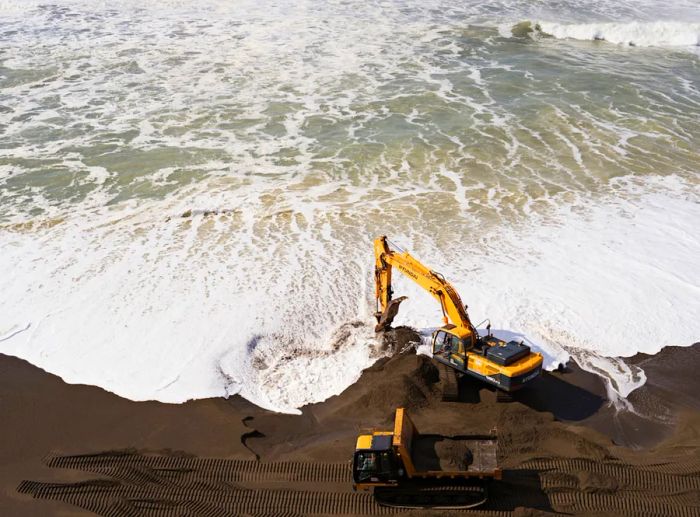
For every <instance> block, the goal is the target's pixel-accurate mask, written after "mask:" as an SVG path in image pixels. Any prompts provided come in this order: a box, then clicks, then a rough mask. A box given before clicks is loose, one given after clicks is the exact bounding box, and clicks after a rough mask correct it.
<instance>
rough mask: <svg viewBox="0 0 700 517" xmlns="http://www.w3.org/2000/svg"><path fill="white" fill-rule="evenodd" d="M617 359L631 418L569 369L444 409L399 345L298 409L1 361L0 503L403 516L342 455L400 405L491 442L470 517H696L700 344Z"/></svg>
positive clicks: (421, 369) (58, 509)
mask: <svg viewBox="0 0 700 517" xmlns="http://www.w3.org/2000/svg"><path fill="white" fill-rule="evenodd" d="M394 338H395V341H398V344H399V345H400V344H401V343H402V342H403V341H405V340H408V339H410V332H409V331H405V330H404V331H400V332H398V333H397V334H396V335H395V336H394ZM394 344H396V343H394ZM397 348H400V347H397ZM629 361H630V362H632V363H635V364H637V365H639V366H640V367H641V368H643V369H644V370H645V372H646V374H647V382H646V384H645V385H644V386H643V387H642V388H640V389H638V390H637V391H635V392H634V393H633V394H632V395H631V396H630V398H629V402H630V403H631V404H632V406H633V407H634V408H635V411H636V413H635V412H632V411H618V410H616V409H615V408H614V406H612V405H611V404H609V402H608V400H607V397H606V390H605V386H604V384H603V382H602V380H601V379H600V378H598V377H597V376H595V375H593V374H590V373H587V372H584V371H582V370H580V369H579V368H577V367H576V365H574V364H571V365H570V366H569V367H568V368H567V369H566V370H565V371H563V372H555V373H547V374H545V375H544V376H543V378H542V379H540V381H539V382H538V383H537V384H536V385H534V386H532V387H531V388H530V389H528V390H527V391H523V392H521V393H519V394H518V395H517V396H516V399H515V401H513V402H510V403H498V402H497V401H496V396H495V393H494V392H493V391H491V390H490V389H489V388H485V387H483V386H481V385H479V384H478V383H476V382H472V381H470V380H468V379H463V381H462V382H461V385H460V400H459V402H443V401H442V395H441V381H440V378H439V370H438V369H437V368H436V367H435V366H434V364H433V363H432V361H431V360H430V359H428V358H427V357H422V356H416V355H415V354H414V353H413V352H406V353H404V354H400V355H394V356H393V357H391V358H388V359H382V360H380V361H379V362H378V363H377V364H375V365H374V366H373V367H372V368H370V369H368V370H366V371H365V372H364V373H363V375H362V377H361V378H360V380H359V381H358V382H357V383H355V384H354V385H352V386H350V387H349V388H348V389H347V390H345V391H344V392H343V393H342V394H340V395H338V396H335V397H332V398H331V399H329V400H327V401H325V402H322V403H319V404H314V405H311V406H307V407H305V408H304V409H303V414H302V415H299V416H296V415H282V414H275V413H271V412H268V411H265V410H262V409H260V408H258V407H256V406H254V405H252V404H250V403H249V402H247V401H245V400H244V399H242V398H240V397H237V396H234V397H231V398H229V399H228V400H227V399H222V398H218V399H208V400H198V401H191V402H187V403H185V404H181V405H169V404H162V403H156V402H131V401H128V400H125V399H121V398H119V397H117V396H115V395H112V394H110V393H108V392H105V391H103V390H101V389H99V388H95V387H91V386H82V385H67V384H65V383H64V382H62V381H61V380H60V379H59V378H58V377H55V376H53V375H50V374H47V373H45V372H43V371H41V370H39V369H38V368H35V367H33V366H31V365H30V364H28V363H26V362H25V361H22V360H19V359H16V358H13V357H8V356H2V357H1V358H0V400H1V405H0V412H1V415H0V416H1V418H2V422H3V426H2V443H3V446H2V447H1V448H0V465H1V467H0V486H1V492H0V507H2V508H3V511H2V514H3V515H13V516H15V515H16V516H34V515H64V516H67V515H70V516H78V515H94V514H97V515H309V514H320V515H337V514H347V515H374V514H387V513H401V511H398V510H393V509H387V508H383V507H379V506H377V505H375V504H374V502H373V500H372V498H371V496H369V495H368V494H365V493H353V492H352V490H351V481H350V471H349V466H348V465H349V464H348V461H349V460H350V459H351V456H352V452H353V447H354V440H355V437H356V435H357V433H358V431H359V430H360V429H362V428H369V427H382V426H385V427H389V426H390V423H391V419H392V415H393V410H394V408H396V407H398V406H402V407H405V408H407V409H408V411H409V412H410V414H411V416H412V417H413V419H414V421H415V422H416V425H417V426H418V428H419V429H421V431H423V432H430V433H436V434H441V435H445V436H451V435H465V434H489V433H492V434H494V433H495V435H496V436H497V437H498V443H499V448H498V460H499V464H500V466H501V467H502V468H503V470H504V475H503V480H502V481H500V482H495V483H494V484H493V485H492V486H491V488H490V497H489V500H488V502H487V503H486V504H485V505H484V506H483V507H481V508H479V509H478V510H475V511H472V512H470V514H471V515H521V516H523V515H541V514H555V513H564V514H573V515H688V516H691V515H699V514H700V495H699V494H700V492H699V490H700V401H699V400H698V397H697V396H696V392H697V389H698V387H699V386H700V384H699V382H698V379H697V375H696V371H697V368H698V367H699V366H700V344H695V345H694V346H691V347H688V348H675V347H670V348H666V349H664V350H663V351H662V352H661V353H660V354H657V355H656V356H653V357H648V356H643V355H641V354H640V355H638V356H635V357H633V358H631V359H629ZM409 513H410V512H409ZM412 513H413V514H426V513H428V514H429V513H430V512H426V511H413V512H412ZM433 513H436V512H433Z"/></svg>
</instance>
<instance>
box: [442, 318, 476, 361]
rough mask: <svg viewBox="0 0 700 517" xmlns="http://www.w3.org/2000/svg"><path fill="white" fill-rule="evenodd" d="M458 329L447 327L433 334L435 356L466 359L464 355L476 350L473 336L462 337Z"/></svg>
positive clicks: (452, 326)
mask: <svg viewBox="0 0 700 517" xmlns="http://www.w3.org/2000/svg"><path fill="white" fill-rule="evenodd" d="M456 329H457V327H455V326H454V325H446V326H444V327H442V328H439V329H437V330H436V331H435V332H433V355H439V356H443V357H445V358H450V357H452V356H453V355H454V356H459V357H461V358H464V355H465V354H466V353H467V352H468V351H470V350H471V349H472V348H474V345H473V344H472V339H471V335H470V334H467V335H466V336H460V334H459V333H458V332H456ZM462 362H463V359H462Z"/></svg>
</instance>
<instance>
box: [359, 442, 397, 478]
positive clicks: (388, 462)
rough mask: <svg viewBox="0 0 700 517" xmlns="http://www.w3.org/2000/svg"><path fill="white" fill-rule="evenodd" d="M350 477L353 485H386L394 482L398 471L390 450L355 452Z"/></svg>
mask: <svg viewBox="0 0 700 517" xmlns="http://www.w3.org/2000/svg"><path fill="white" fill-rule="evenodd" d="M352 470H353V472H352V477H353V478H354V481H355V483H387V482H390V481H391V482H393V481H396V479H397V476H398V470H397V468H396V460H395V459H394V453H393V451H392V450H391V449H389V450H386V451H357V452H356V453H355V460H354V462H353V469H352Z"/></svg>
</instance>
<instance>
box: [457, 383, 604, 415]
mask: <svg viewBox="0 0 700 517" xmlns="http://www.w3.org/2000/svg"><path fill="white" fill-rule="evenodd" d="M564 377H565V376H564ZM484 392H486V393H490V395H488V396H493V397H495V393H496V388H492V387H490V386H486V385H485V384H484V383H483V382H482V381H480V380H478V379H475V378H473V377H470V376H468V375H465V376H463V377H462V378H461V379H460V381H459V400H460V402H466V403H470V404H478V403H479V402H481V398H482V396H484ZM513 401H514V402H520V403H521V404H524V405H526V406H528V407H530V408H532V409H534V410H536V411H546V412H548V413H552V414H553V415H554V417H555V418H556V419H557V420H562V421H568V422H579V421H581V420H585V419H586V418H588V417H590V416H593V415H594V414H595V413H596V412H597V411H598V410H599V409H600V408H601V407H602V406H603V405H604V404H605V403H606V401H607V400H606V398H605V397H604V396H602V395H599V394H596V393H594V392H592V391H589V390H588V389H586V388H583V387H580V386H577V385H575V384H572V383H569V382H567V381H566V380H565V379H564V378H562V375H561V374H558V373H554V374H553V373H550V372H542V375H541V376H540V378H539V379H537V380H536V381H534V382H533V383H532V384H531V385H529V386H527V387H525V388H523V389H522V390H521V391H518V392H516V393H514V394H513Z"/></svg>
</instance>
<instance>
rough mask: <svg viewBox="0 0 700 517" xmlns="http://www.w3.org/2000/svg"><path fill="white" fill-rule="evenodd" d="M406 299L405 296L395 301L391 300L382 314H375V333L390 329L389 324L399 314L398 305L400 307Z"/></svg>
mask: <svg viewBox="0 0 700 517" xmlns="http://www.w3.org/2000/svg"><path fill="white" fill-rule="evenodd" d="M406 298H407V297H406V296H400V297H399V298H396V299H395V300H391V301H390V302H389V304H388V305H387V306H386V310H385V311H384V312H377V313H376V314H375V316H376V317H377V325H376V326H375V327H374V331H375V332H382V331H384V330H386V329H388V328H389V327H391V323H392V322H393V321H394V318H395V317H396V315H397V314H398V312H399V305H401V302H402V301H404V300H405V299H406Z"/></svg>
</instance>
